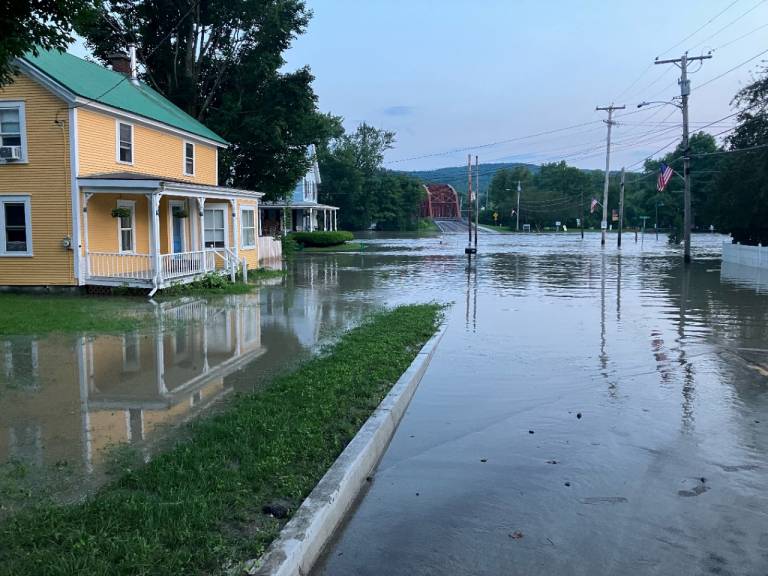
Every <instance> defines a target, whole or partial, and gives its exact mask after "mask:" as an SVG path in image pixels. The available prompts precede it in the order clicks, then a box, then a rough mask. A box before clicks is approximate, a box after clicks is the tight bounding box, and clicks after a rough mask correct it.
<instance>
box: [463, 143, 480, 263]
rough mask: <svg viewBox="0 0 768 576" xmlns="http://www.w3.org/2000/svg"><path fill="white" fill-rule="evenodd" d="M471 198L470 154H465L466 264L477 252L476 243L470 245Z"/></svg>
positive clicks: (470, 261)
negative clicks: (467, 235)
mask: <svg viewBox="0 0 768 576" xmlns="http://www.w3.org/2000/svg"><path fill="white" fill-rule="evenodd" d="M472 200H473V198H472V154H467V232H468V234H469V237H468V240H467V247H466V248H464V253H465V254H466V255H467V265H468V266H471V265H472V254H476V253H477V243H475V246H472ZM475 242H476V241H475Z"/></svg>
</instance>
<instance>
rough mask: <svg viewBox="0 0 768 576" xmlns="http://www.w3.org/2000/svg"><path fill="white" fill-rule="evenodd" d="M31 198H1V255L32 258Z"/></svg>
mask: <svg viewBox="0 0 768 576" xmlns="http://www.w3.org/2000/svg"><path fill="white" fill-rule="evenodd" d="M31 228H32V224H31V218H30V207H29V196H0V233H1V234H2V236H1V237H0V255H4V256H31V255H32V233H31V232H32V230H31Z"/></svg>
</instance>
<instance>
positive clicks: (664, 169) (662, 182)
mask: <svg viewBox="0 0 768 576" xmlns="http://www.w3.org/2000/svg"><path fill="white" fill-rule="evenodd" d="M674 173H675V171H674V170H672V168H671V167H669V166H667V165H666V164H664V163H663V162H662V163H661V165H660V166H659V181H658V183H657V185H656V188H657V189H658V191H659V192H663V191H664V188H666V187H667V184H668V183H669V180H670V178H672V174H674Z"/></svg>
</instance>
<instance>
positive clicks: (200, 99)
mask: <svg viewBox="0 0 768 576" xmlns="http://www.w3.org/2000/svg"><path fill="white" fill-rule="evenodd" d="M310 16H311V13H310V11H309V10H308V9H307V8H306V6H305V4H304V2H303V1H302V0H241V1H237V2H233V1H232V0H104V1H103V3H101V4H100V6H99V12H95V13H94V16H93V17H92V18H90V19H88V21H87V22H86V23H84V24H82V25H81V26H80V27H79V32H80V33H81V34H83V36H84V37H85V38H86V41H87V43H88V46H89V47H90V48H91V49H92V50H93V53H94V54H95V56H96V57H97V58H99V59H101V60H102V61H104V62H106V61H107V59H108V56H109V54H110V53H111V52H114V51H116V50H124V49H125V48H126V46H127V45H128V44H129V43H135V44H136V45H137V48H138V57H139V60H140V63H141V64H142V70H141V74H142V76H143V79H144V80H145V81H146V82H148V83H149V84H150V85H152V86H154V87H155V88H156V89H158V90H159V91H160V92H162V93H163V94H164V95H165V96H166V97H167V98H169V99H170V100H171V101H172V102H174V103H175V104H176V105H177V106H179V107H180V108H182V109H183V110H185V111H186V112H187V113H189V114H191V115H192V116H194V117H196V118H197V119H199V120H200V121H202V122H203V123H205V124H206V125H208V126H209V127H210V128H212V129H213V130H215V131H217V132H218V133H219V134H221V135H222V136H224V137H225V138H226V139H227V140H228V141H229V142H231V143H232V147H231V149H230V150H228V151H227V153H226V154H224V155H222V162H221V166H220V168H221V173H220V181H222V182H225V183H227V184H229V185H232V186H239V187H245V188H252V189H256V190H260V191H263V192H266V193H267V194H268V197H270V198H275V197H279V196H282V195H283V194H285V193H287V192H288V191H290V190H291V189H292V188H293V185H294V184H295V182H296V181H297V180H298V179H300V178H301V177H302V176H303V174H304V173H305V171H306V169H307V168H308V167H309V162H308V160H307V158H306V147H307V146H308V145H309V144H311V143H322V142H323V141H324V140H325V139H327V138H329V137H330V136H332V135H333V134H334V133H335V132H336V131H337V130H338V126H339V122H338V120H337V119H334V118H332V117H328V116H324V115H322V114H320V113H319V112H318V110H317V102H316V96H315V94H314V92H313V90H312V80H313V77H312V74H311V73H310V71H309V69H307V68H301V69H299V70H296V71H293V72H284V71H282V70H281V69H282V67H283V66H284V64H285V60H284V59H283V53H284V51H285V50H286V49H287V48H288V47H289V46H290V44H291V42H292V41H293V40H294V39H295V38H296V36H298V35H299V34H301V33H302V32H303V31H304V30H305V28H306V26H307V23H308V22H309V18H310ZM105 23H106V24H108V25H105ZM116 30H119V31H122V33H118V32H116Z"/></svg>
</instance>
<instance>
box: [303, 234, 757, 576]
mask: <svg viewBox="0 0 768 576" xmlns="http://www.w3.org/2000/svg"><path fill="white" fill-rule="evenodd" d="M721 241H722V240H721V239H720V238H717V237H704V236H695V237H694V243H695V246H697V249H696V252H695V256H696V260H695V261H694V262H693V264H692V265H690V266H688V267H684V266H683V264H682V259H681V257H680V254H679V252H678V251H677V249H673V248H670V247H669V246H667V245H666V244H665V243H664V242H663V241H659V242H655V241H653V240H651V239H650V238H649V237H646V238H645V240H644V242H643V243H638V244H635V243H634V242H629V243H626V244H625V246H624V248H623V249H622V252H619V251H618V250H617V249H616V248H615V247H606V249H605V250H603V251H601V250H600V248H599V239H598V237H597V235H591V234H590V235H588V236H587V238H585V240H583V241H582V240H580V239H579V238H578V236H577V235H560V236H554V235H550V236H545V235H530V236H507V235H497V236H493V237H490V236H489V237H487V239H486V241H485V242H484V243H483V245H482V250H481V254H480V257H479V259H478V261H477V266H476V268H475V267H474V266H473V267H472V268H470V269H467V268H466V267H465V262H466V261H465V260H464V259H463V258H462V257H461V256H459V257H456V256H454V255H452V254H448V253H447V252H441V251H440V248H439V247H437V248H434V247H431V246H426V245H425V246H421V247H419V248H418V250H419V251H421V255H422V256H424V257H425V258H423V259H422V258H418V257H414V256H413V252H412V251H410V246H408V247H406V244H403V257H404V258H406V260H403V261H402V262H401V263H400V266H399V267H398V266H396V265H395V263H396V261H397V260H398V252H397V244H396V243H394V244H393V243H389V244H386V243H384V246H386V249H387V250H388V252H387V255H388V258H390V260H387V259H382V260H381V261H380V262H379V263H378V265H383V266H385V267H386V268H387V269H388V270H390V272H388V274H389V283H388V284H387V287H386V288H385V289H383V290H382V289H380V290H379V293H378V296H379V297H380V298H383V299H384V301H388V302H390V303H393V302H394V303H396V302H398V301H406V300H409V299H411V298H412V294H413V293H416V292H419V293H428V294H429V295H430V297H432V298H438V299H443V298H445V299H447V300H452V301H454V302H455V304H454V305H453V307H452V308H451V309H450V310H449V311H448V312H447V323H448V326H447V332H446V335H445V338H444V339H443V341H442V343H441V345H440V346H439V347H438V349H437V352H436V355H435V357H434V359H433V361H432V363H431V365H430V368H429V369H428V371H427V372H426V374H425V376H424V379H423V380H422V383H421V385H420V387H419V390H418V391H417V393H416V395H415V397H414V400H413V402H412V404H411V406H410V408H409V410H408V412H407V414H406V415H405V417H404V419H403V421H402V423H401V425H400V427H399V429H398V430H397V432H396V435H395V437H394V438H393V441H392V443H391V445H390V447H389V449H388V451H387V453H386V455H385V456H384V458H383V460H382V462H381V463H380V466H379V467H378V470H377V471H376V472H375V474H374V476H373V480H372V483H371V485H370V488H369V490H368V492H367V493H366V494H365V496H364V497H363V499H362V501H361V502H360V503H359V506H358V507H357V509H356V510H355V512H354V513H353V514H352V516H351V518H350V519H349V521H348V522H347V524H346V526H345V527H344V528H343V530H341V531H340V533H339V534H338V535H337V538H336V540H335V542H334V543H333V544H332V546H331V547H330V549H329V550H327V553H326V555H325V557H324V558H323V559H322V561H321V562H320V563H319V564H318V566H317V567H316V569H315V571H314V574H315V575H316V576H319V575H328V576H330V575H333V576H353V575H354V576H365V575H380V574H385V575H392V576H399V575H402V576H414V575H427V574H429V575H432V574H434V575H488V576H491V575H493V576H497V575H501V574H504V575H511V574H513V575H518V574H519V575H542V576H543V575H554V574H557V575H570V574H578V575H585V576H586V575H595V574H611V575H614V574H627V575H629V574H631V575H646V574H647V575H651V574H653V575H657V574H658V575H670V574H675V575H700V574H731V575H736V574H738V575H751V574H754V575H765V574H766V573H768V491H766V487H767V486H768V483H767V482H766V471H768V377H767V376H766V375H768V296H766V294H765V291H766V287H765V286H764V285H763V284H760V282H761V281H759V280H758V281H755V280H754V278H753V276H750V274H749V271H747V272H745V271H744V270H743V269H740V268H739V267H735V268H734V267H733V266H731V267H728V266H725V267H723V268H722V269H721V265H720V262H719V259H718V258H717V255H718V252H719V245H720V242H721ZM450 248H451V249H452V248H453V247H450ZM388 261H389V262H390V264H391V265H389V266H387V264H386V262H388ZM371 264H372V262H368V263H367V265H371ZM422 270H423V272H422ZM755 282H757V283H755ZM762 282H764V280H763V281H762Z"/></svg>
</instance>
